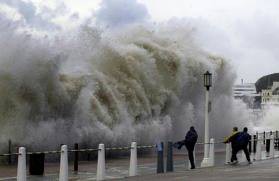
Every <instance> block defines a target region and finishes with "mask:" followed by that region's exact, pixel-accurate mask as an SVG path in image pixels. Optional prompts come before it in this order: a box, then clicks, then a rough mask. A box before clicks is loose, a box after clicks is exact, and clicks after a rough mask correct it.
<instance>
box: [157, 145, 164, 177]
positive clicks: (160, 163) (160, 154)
mask: <svg viewBox="0 0 279 181" xmlns="http://www.w3.org/2000/svg"><path fill="white" fill-rule="evenodd" d="M157 173H164V143H163V142H161V143H159V144H157Z"/></svg>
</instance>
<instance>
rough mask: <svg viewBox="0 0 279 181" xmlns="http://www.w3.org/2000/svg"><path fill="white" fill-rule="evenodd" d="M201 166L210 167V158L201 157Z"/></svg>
mask: <svg viewBox="0 0 279 181" xmlns="http://www.w3.org/2000/svg"><path fill="white" fill-rule="evenodd" d="M201 167H212V161H211V159H210V158H203V160H202V162H201Z"/></svg>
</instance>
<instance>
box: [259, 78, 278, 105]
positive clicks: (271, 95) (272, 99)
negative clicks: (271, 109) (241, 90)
mask: <svg viewBox="0 0 279 181" xmlns="http://www.w3.org/2000/svg"><path fill="white" fill-rule="evenodd" d="M261 105H262V107H268V106H274V105H275V106H279V82H273V84H272V86H271V87H270V88H267V89H262V92H261Z"/></svg>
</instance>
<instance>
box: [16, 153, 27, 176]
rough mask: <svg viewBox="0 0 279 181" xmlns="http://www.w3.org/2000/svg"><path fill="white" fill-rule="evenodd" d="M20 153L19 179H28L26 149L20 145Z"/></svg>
mask: <svg viewBox="0 0 279 181" xmlns="http://www.w3.org/2000/svg"><path fill="white" fill-rule="evenodd" d="M18 154H19V155H18V164H17V181H26V149H25V148H24V147H20V148H19V150H18Z"/></svg>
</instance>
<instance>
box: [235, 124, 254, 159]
mask: <svg viewBox="0 0 279 181" xmlns="http://www.w3.org/2000/svg"><path fill="white" fill-rule="evenodd" d="M250 140H251V135H250V134H249V133H248V128H247V127H245V128H244V129H243V132H241V133H240V134H239V136H238V138H237V141H238V145H239V149H238V151H239V150H243V151H244V153H245V156H246V159H247V161H248V163H249V164H251V163H252V162H251V160H250V154H249V151H248V148H247V146H248V144H249V141H250Z"/></svg>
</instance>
